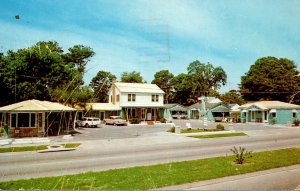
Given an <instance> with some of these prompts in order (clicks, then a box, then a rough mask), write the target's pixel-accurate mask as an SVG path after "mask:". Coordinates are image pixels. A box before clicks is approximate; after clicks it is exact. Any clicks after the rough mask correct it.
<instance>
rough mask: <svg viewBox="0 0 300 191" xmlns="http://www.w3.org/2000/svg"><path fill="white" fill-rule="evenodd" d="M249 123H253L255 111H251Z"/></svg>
mask: <svg viewBox="0 0 300 191" xmlns="http://www.w3.org/2000/svg"><path fill="white" fill-rule="evenodd" d="M251 121H255V111H251Z"/></svg>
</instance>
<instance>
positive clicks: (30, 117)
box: [17, 113, 35, 127]
mask: <svg viewBox="0 0 300 191" xmlns="http://www.w3.org/2000/svg"><path fill="white" fill-rule="evenodd" d="M17 124H18V125H17V127H35V113H18V121H17Z"/></svg>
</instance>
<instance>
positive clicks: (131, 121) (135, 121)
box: [129, 117, 141, 124]
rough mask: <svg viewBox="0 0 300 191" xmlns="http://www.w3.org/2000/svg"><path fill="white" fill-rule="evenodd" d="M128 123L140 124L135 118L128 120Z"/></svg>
mask: <svg viewBox="0 0 300 191" xmlns="http://www.w3.org/2000/svg"><path fill="white" fill-rule="evenodd" d="M129 122H130V123H131V124H139V123H140V122H141V120H140V119H139V118H137V117H135V118H131V119H130V120H129Z"/></svg>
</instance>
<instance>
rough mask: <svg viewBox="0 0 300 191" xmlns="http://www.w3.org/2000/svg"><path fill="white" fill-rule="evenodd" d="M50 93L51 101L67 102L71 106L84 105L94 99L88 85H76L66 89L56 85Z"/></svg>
mask: <svg viewBox="0 0 300 191" xmlns="http://www.w3.org/2000/svg"><path fill="white" fill-rule="evenodd" d="M51 95H52V100H53V101H57V102H61V103H63V104H68V105H71V106H73V107H74V106H75V105H81V106H84V105H85V104H86V103H87V102H95V101H96V100H95V99H94V97H93V91H92V90H91V89H90V87H89V86H82V87H77V88H75V89H72V90H67V91H66V89H64V88H60V87H58V88H56V89H54V90H52V92H51Z"/></svg>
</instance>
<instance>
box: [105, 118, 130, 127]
mask: <svg viewBox="0 0 300 191" xmlns="http://www.w3.org/2000/svg"><path fill="white" fill-rule="evenodd" d="M103 122H104V124H109V125H127V121H126V120H125V119H122V118H121V117H120V116H110V117H109V118H108V119H103Z"/></svg>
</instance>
